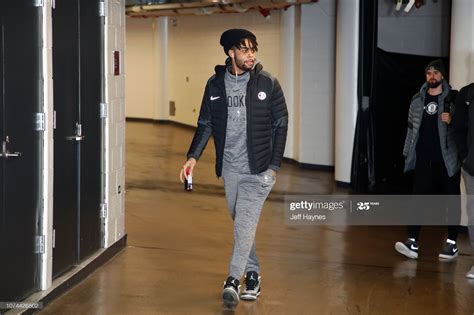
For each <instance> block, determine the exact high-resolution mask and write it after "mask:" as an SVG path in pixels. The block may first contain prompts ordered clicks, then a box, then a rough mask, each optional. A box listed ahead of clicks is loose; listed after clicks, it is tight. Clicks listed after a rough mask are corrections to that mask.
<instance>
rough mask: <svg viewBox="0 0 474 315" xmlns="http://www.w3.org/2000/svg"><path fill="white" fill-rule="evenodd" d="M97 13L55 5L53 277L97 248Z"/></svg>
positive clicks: (87, 5)
mask: <svg viewBox="0 0 474 315" xmlns="http://www.w3.org/2000/svg"><path fill="white" fill-rule="evenodd" d="M100 44H101V17H100V16H99V1H79V0H62V1H57V2H56V7H55V9H54V10H53V80H54V108H55V111H56V130H55V133H54V143H55V144H54V150H55V154H54V160H55V168H54V169H55V172H54V227H53V228H54V229H55V234H56V242H55V248H54V250H53V276H54V277H57V276H59V275H60V274H62V273H64V272H65V271H67V270H68V269H69V268H71V267H72V266H74V265H75V264H77V263H78V262H79V261H81V260H82V259H84V258H86V257H87V256H88V255H90V254H92V253H93V252H95V251H97V250H98V249H99V248H100V237H101V220H100V203H101V159H102V152H101V118H100V103H101V88H102V87H101V85H102V73H101V62H100V61H101V55H102V54H101V45H100Z"/></svg>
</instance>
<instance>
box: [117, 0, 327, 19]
mask: <svg viewBox="0 0 474 315" xmlns="http://www.w3.org/2000/svg"><path fill="white" fill-rule="evenodd" d="M312 2H318V0H200V1H193V0H191V1H183V0H181V1H176V0H172V1H166V0H159V1H151V0H141V1H140V0H127V1H126V14H127V15H128V16H130V17H138V18H146V17H159V16H177V15H210V14H215V13H244V12H247V11H251V10H256V11H259V12H260V13H261V14H262V16H264V17H267V16H269V15H270V10H275V9H286V8H288V7H290V6H292V5H296V4H301V3H312Z"/></svg>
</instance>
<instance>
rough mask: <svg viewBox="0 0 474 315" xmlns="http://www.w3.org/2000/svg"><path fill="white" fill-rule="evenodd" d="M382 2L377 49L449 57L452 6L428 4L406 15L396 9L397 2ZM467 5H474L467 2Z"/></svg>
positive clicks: (441, 3)
mask: <svg viewBox="0 0 474 315" xmlns="http://www.w3.org/2000/svg"><path fill="white" fill-rule="evenodd" d="M378 1H379V25H378V47H380V48H382V49H383V50H386V51H389V52H395V53H404V54H412V55H421V56H442V57H446V56H448V55H449V25H450V3H449V1H446V0H439V1H425V4H424V5H423V6H421V7H420V8H418V9H417V8H416V7H415V6H413V7H412V9H411V10H410V11H409V12H408V13H407V12H405V11H404V10H403V8H404V7H405V5H403V6H402V10H400V11H396V10H395V1H394V0H378ZM466 2H471V1H469V0H466Z"/></svg>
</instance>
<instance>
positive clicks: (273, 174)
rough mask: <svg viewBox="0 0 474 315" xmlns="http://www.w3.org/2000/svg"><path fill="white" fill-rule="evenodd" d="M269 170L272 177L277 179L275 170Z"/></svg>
mask: <svg viewBox="0 0 474 315" xmlns="http://www.w3.org/2000/svg"><path fill="white" fill-rule="evenodd" d="M269 170H270V174H272V176H273V177H275V178H276V177H277V173H276V172H275V171H274V170H272V169H271V168H269Z"/></svg>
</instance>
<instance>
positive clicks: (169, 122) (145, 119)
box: [125, 117, 197, 131]
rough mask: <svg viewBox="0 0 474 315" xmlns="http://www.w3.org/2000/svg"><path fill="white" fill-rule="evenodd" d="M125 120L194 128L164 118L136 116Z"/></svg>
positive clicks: (193, 128) (193, 127)
mask: <svg viewBox="0 0 474 315" xmlns="http://www.w3.org/2000/svg"><path fill="white" fill-rule="evenodd" d="M125 121H128V122H142V123H152V124H159V125H173V126H176V127H180V128H184V129H187V130H193V131H194V130H196V128H197V127H196V126H191V125H187V124H184V123H180V122H178V121H173V120H164V119H151V118H136V117H127V118H126V119H125Z"/></svg>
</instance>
